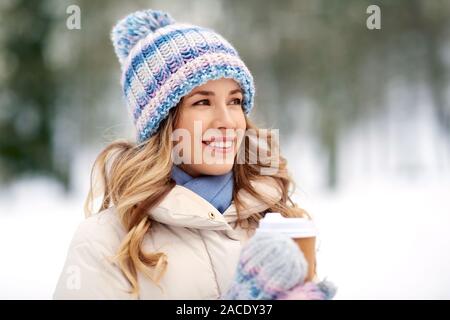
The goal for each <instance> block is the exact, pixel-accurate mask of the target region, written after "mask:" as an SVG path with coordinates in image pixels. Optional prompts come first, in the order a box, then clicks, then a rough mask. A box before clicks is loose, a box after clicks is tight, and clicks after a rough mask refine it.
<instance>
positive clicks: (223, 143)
mask: <svg viewBox="0 0 450 320" xmlns="http://www.w3.org/2000/svg"><path fill="white" fill-rule="evenodd" d="M202 143H203V145H204V146H205V147H206V148H210V149H212V150H214V151H216V152H219V153H228V152H230V151H232V150H233V146H234V144H235V141H234V139H233V138H213V139H211V140H207V141H206V140H203V141H202Z"/></svg>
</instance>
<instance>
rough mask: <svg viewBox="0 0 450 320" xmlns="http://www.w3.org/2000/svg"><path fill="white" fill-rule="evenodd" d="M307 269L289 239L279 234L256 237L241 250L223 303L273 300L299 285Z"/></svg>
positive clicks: (299, 253)
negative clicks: (226, 301) (232, 279)
mask: <svg viewBox="0 0 450 320" xmlns="http://www.w3.org/2000/svg"><path fill="white" fill-rule="evenodd" d="M307 270H308V265H307V262H306V260H305V257H304V256H303V253H302V252H301V250H300V249H299V247H298V246H297V245H296V244H295V242H294V241H292V239H290V238H289V237H287V236H285V235H282V234H274V233H267V234H263V233H258V232H257V233H256V234H255V235H254V236H253V237H252V238H251V239H250V240H249V241H248V242H247V243H246V244H245V245H244V246H243V248H242V251H241V255H240V258H239V263H238V266H237V270H236V273H235V278H234V281H233V283H232V284H231V287H230V288H229V289H228V291H227V292H226V293H225V294H224V295H223V297H222V299H226V300H275V299H276V298H277V297H278V296H280V295H281V294H283V293H285V292H287V291H289V290H290V289H293V288H294V287H295V286H296V285H298V284H299V283H303V282H304V279H305V275H306V274H307Z"/></svg>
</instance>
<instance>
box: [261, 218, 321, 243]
mask: <svg viewBox="0 0 450 320" xmlns="http://www.w3.org/2000/svg"><path fill="white" fill-rule="evenodd" d="M257 232H270V233H282V234H285V235H287V236H289V237H291V238H310V237H315V236H316V235H317V230H316V227H315V225H314V222H313V221H312V220H310V219H307V218H286V217H283V216H282V215H281V214H280V213H279V212H268V213H266V215H265V216H264V218H263V219H261V220H260V221H259V227H258V229H257Z"/></svg>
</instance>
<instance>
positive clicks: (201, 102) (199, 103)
mask: <svg viewBox="0 0 450 320" xmlns="http://www.w3.org/2000/svg"><path fill="white" fill-rule="evenodd" d="M205 101H206V103H208V104H209V100H208V99H203V100H200V101H197V102H196V103H194V106H195V105H205V104H204V103H203V102H205Z"/></svg>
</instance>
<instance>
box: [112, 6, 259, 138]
mask: <svg viewBox="0 0 450 320" xmlns="http://www.w3.org/2000/svg"><path fill="white" fill-rule="evenodd" d="M111 39H112V43H113V45H114V49H115V52H116V55H117V57H118V59H119V62H120V64H121V67H122V78H121V85H122V90H123V93H124V97H125V100H126V103H127V106H128V108H129V113H130V115H131V116H132V118H133V121H134V124H135V126H136V129H137V140H138V142H143V141H145V140H147V139H149V138H150V137H151V136H152V135H153V134H154V133H156V131H157V130H158V127H159V125H160V124H161V122H162V121H163V120H164V119H165V118H167V116H168V114H169V111H170V109H172V108H173V107H175V106H176V105H177V104H178V103H179V101H180V100H181V98H182V97H183V96H185V95H186V94H188V93H189V92H190V91H192V89H194V88H195V87H197V86H200V85H202V84H204V83H206V82H208V81H209V80H216V79H220V78H231V79H234V80H235V81H236V82H237V83H238V84H239V85H240V87H241V89H242V92H243V101H242V108H243V110H244V112H245V113H246V114H249V113H250V111H251V109H252V108H253V103H254V95H255V86H254V81H253V77H252V75H251V73H250V71H249V70H248V68H247V67H246V65H245V63H244V62H243V60H242V59H241V58H240V56H239V54H238V52H237V51H236V49H235V48H234V47H233V46H232V45H231V44H230V43H229V42H228V41H227V40H226V39H224V38H223V37H222V36H221V35H219V34H218V33H216V32H215V31H213V30H211V29H208V28H204V27H199V26H195V25H192V24H186V23H179V22H177V21H175V20H174V19H173V18H172V17H171V16H170V15H169V14H168V13H166V12H163V11H159V10H151V9H149V10H142V11H137V12H134V13H131V14H129V15H128V16H126V17H125V18H123V19H121V20H120V21H119V22H118V23H117V24H116V25H115V26H114V27H113V30H112V33H111Z"/></svg>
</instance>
